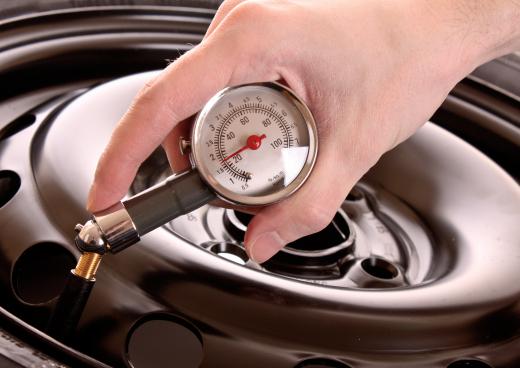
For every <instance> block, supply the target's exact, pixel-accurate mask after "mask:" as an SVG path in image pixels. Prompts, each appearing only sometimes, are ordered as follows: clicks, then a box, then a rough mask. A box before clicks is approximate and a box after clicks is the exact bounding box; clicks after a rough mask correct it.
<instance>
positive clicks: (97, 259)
mask: <svg viewBox="0 0 520 368" xmlns="http://www.w3.org/2000/svg"><path fill="white" fill-rule="evenodd" d="M101 258H102V257H101V255H100V254H97V253H91V252H85V253H83V254H82V255H81V257H79V260H78V264H77V265H76V268H75V269H74V270H73V271H72V272H74V274H75V275H77V276H79V277H82V278H84V279H85V280H89V281H95V276H96V272H97V269H98V267H99V264H100V263H101Z"/></svg>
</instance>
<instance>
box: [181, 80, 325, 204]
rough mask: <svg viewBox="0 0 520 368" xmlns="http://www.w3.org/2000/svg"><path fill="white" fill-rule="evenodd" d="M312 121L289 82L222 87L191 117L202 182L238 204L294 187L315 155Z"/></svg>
mask: <svg viewBox="0 0 520 368" xmlns="http://www.w3.org/2000/svg"><path fill="white" fill-rule="evenodd" d="M317 149H318V144H317V136H316V125H315V123H314V119H313V117H312V114H311V113H310V111H309V109H308V108H307V107H306V106H305V104H304V103H303V102H302V101H301V100H300V99H299V98H298V97H296V95H295V94H294V93H293V92H292V91H291V90H289V89H288V88H287V87H284V86H282V85H281V84H278V83H255V84H247V85H242V86H238V87H230V88H226V89H224V90H223V91H221V92H220V93H218V94H217V95H216V96H214V97H213V98H212V99H211V100H210V101H209V102H208V103H207V104H206V105H205V106H204V108H203V109H202V111H200V113H199V114H198V115H197V117H196V119H195V124H194V127H193V132H192V139H191V150H192V152H191V158H192V162H193V164H194V166H195V167H196V168H197V169H198V171H199V174H200V176H201V177H202V179H203V180H204V182H205V183H206V184H207V185H208V186H209V187H211V189H213V190H214V191H215V193H216V194H217V195H218V196H219V197H220V198H222V199H224V200H225V201H227V202H230V203H232V204H237V205H248V206H256V205H267V204H271V203H274V202H277V201H280V200H282V199H283V198H285V197H287V196H288V195H290V194H292V193H293V192H294V191H295V190H296V189H298V188H299V187H300V186H301V185H302V184H303V182H304V181H305V179H306V178H307V177H308V176H309V174H310V172H311V169H312V167H313V165H314V162H315V160H316V154H317Z"/></svg>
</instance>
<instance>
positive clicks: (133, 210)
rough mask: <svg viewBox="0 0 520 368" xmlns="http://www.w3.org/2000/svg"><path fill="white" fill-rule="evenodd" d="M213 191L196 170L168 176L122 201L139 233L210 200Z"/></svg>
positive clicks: (143, 232) (154, 227)
mask: <svg viewBox="0 0 520 368" xmlns="http://www.w3.org/2000/svg"><path fill="white" fill-rule="evenodd" d="M214 198H215V194H214V193H213V192H212V191H211V190H210V189H209V188H208V186H207V185H206V184H204V182H203V181H202V180H201V178H200V176H199V174H198V172H197V171H196V170H191V171H188V172H186V173H184V174H181V175H176V176H171V177H169V178H168V179H166V180H165V181H163V182H161V183H159V184H157V185H155V186H153V187H151V188H150V189H148V190H146V191H144V192H142V193H139V194H137V195H135V196H134V197H132V198H130V199H128V200H126V201H123V205H124V206H125V208H126V210H127V211H128V214H129V215H130V217H131V218H132V221H133V222H134V225H135V227H136V229H137V232H138V233H139V235H140V236H142V235H144V234H146V233H148V232H150V231H152V230H154V229H156V228H158V227H159V226H162V225H164V224H165V223H167V222H168V221H171V220H173V219H174V218H176V217H178V216H181V215H185V214H187V213H189V212H191V211H193V210H195V209H197V208H199V207H200V206H203V205H204V204H206V203H208V202H210V201H211V200H213V199H214Z"/></svg>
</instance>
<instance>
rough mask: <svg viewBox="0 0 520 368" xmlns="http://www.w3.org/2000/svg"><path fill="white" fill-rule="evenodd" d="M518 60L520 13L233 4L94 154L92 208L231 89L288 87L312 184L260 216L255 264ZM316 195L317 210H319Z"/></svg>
mask: <svg viewBox="0 0 520 368" xmlns="http://www.w3.org/2000/svg"><path fill="white" fill-rule="evenodd" d="M515 50H520V3H519V2H516V1H511V0H510V1H505V0H502V1H461V0H438V1H423V0H395V1H384V0H383V1H382V0H379V1H375V0H362V1H356V0H351V1H345V0H319V1H317V0H316V1H312V0H292V1H289V0H287V1H282V0H265V1H262V0H256V1H253V0H246V1H243V0H228V1H225V2H224V3H223V4H222V5H221V7H220V8H219V10H218V12H217V14H216V16H215V18H214V20H213V22H212V23H211V25H210V27H209V29H208V31H207V34H206V36H205V37H204V40H203V41H202V42H201V43H200V44H199V45H197V46H196V47H194V48H193V49H192V50H191V51H189V52H187V53H186V54H184V55H183V56H181V57H180V58H179V59H177V60H176V61H175V62H173V63H172V64H170V65H169V66H168V67H167V68H166V69H165V70H164V71H163V72H162V73H161V74H160V75H159V76H158V77H157V78H155V79H154V80H152V81H150V82H149V83H148V84H147V85H146V86H145V87H144V88H143V89H142V90H141V92H140V93H139V94H138V96H136V98H135V100H134V102H133V103H132V105H131V107H130V108H129V110H128V112H127V113H126V114H125V116H124V117H123V118H122V119H121V121H120V122H119V124H118V126H117V128H116V129H115V131H114V132H113V135H112V138H111V140H110V143H109V144H108V146H107V147H106V150H105V152H104V154H103V155H102V157H101V159H100V161H99V164H98V168H97V171H96V175H95V180H94V183H93V186H92V188H91V191H90V194H89V200H88V204H87V208H88V210H89V211H91V212H97V211H99V210H102V209H104V208H107V207H109V206H110V205H112V204H113V203H115V202H117V201H118V200H120V199H121V198H122V197H123V196H124V195H125V194H126V192H127V190H128V187H129V185H130V183H131V181H132V180H133V178H134V176H135V174H136V171H137V168H138V167H139V164H140V163H141V162H142V161H144V159H146V157H147V156H148V155H149V154H150V153H151V152H152V151H153V150H154V149H155V148H156V147H157V146H158V145H160V144H162V145H163V146H164V148H165V150H166V152H167V155H168V158H169V160H170V163H171V165H172V168H173V169H174V171H181V170H183V169H185V168H186V167H187V165H188V163H187V159H186V157H183V156H181V154H180V153H179V149H178V137H179V136H180V135H183V136H188V135H189V134H188V131H189V128H190V121H189V120H187V119H188V118H189V117H190V116H192V115H193V114H195V113H196V112H198V111H199V110H200V109H201V108H202V106H203V105H204V104H205V102H206V101H207V100H208V99H209V98H210V97H211V96H213V95H214V94H215V93H216V92H218V91H219V90H221V89H222V88H224V87H226V86H233V85H237V84H243V83H251V82H261V81H283V82H284V83H286V84H287V85H288V86H290V87H291V88H292V89H293V90H294V91H295V92H296V93H297V94H298V95H299V96H300V97H301V98H302V99H303V100H304V101H305V102H306V103H307V105H308V106H309V108H310V109H311V111H312V112H313V114H314V116H315V119H316V121H317V124H318V133H319V145H320V152H319V155H318V159H317V163H316V166H315V169H314V171H313V173H312V174H311V176H310V177H309V179H308V181H307V182H306V183H305V185H303V187H302V188H301V189H300V190H299V191H298V192H297V193H295V194H294V195H292V196H291V197H289V198H287V199H286V200H284V201H283V202H281V203H278V204H275V205H271V206H268V207H265V208H262V209H260V210H256V212H257V214H256V216H255V217H254V219H253V220H252V221H251V223H250V225H249V227H248V230H247V234H246V237H245V245H246V248H247V251H248V253H249V256H250V257H251V258H253V259H254V260H256V261H257V262H264V261H266V260H267V259H269V258H270V257H272V256H273V255H274V254H275V253H276V252H277V251H278V250H280V249H281V248H282V247H283V246H284V245H285V244H287V243H289V242H291V241H294V240H296V239H298V238H300V237H302V236H305V235H308V234H311V233H314V232H317V231H319V230H321V229H323V228H324V227H325V226H326V225H327V224H328V223H329V222H330V220H331V219H332V217H333V216H334V214H335V212H336V210H337V208H338V207H339V206H340V205H341V203H342V201H343V200H344V198H345V197H346V195H347V194H348V192H349V191H350V190H351V188H352V187H353V185H354V184H355V183H356V182H357V181H358V180H359V179H360V178H361V177H362V176H363V174H365V173H366V172H367V171H368V170H369V169H370V167H372V166H373V165H374V164H375V163H376V162H377V161H378V159H379V158H380V157H381V155H382V154H383V153H385V152H386V151H388V150H390V149H391V148H393V147H395V146H396V145H397V144H399V143H401V142H403V141H404V140H405V139H407V138H408V137H410V136H411V135H412V134H413V133H414V132H415V131H416V130H417V129H418V128H419V127H420V126H421V125H422V124H423V123H424V122H426V121H427V120H428V119H429V118H430V116H431V115H432V114H433V113H434V111H435V110H436V109H437V108H438V107H439V106H440V104H441V103H442V102H443V100H444V99H445V97H446V96H447V94H448V92H449V91H450V90H451V89H452V88H453V87H454V85H455V84H456V83H457V82H458V81H460V80H461V79H462V78H464V77H465V76H466V75H467V74H469V73H470V72H471V71H472V70H473V69H474V68H476V67H477V66H478V65H480V64H482V63H484V62H486V61H489V60H491V59H493V58H495V57H498V56H500V55H504V54H506V53H509V52H512V51H515ZM318 198H319V200H317V199H318Z"/></svg>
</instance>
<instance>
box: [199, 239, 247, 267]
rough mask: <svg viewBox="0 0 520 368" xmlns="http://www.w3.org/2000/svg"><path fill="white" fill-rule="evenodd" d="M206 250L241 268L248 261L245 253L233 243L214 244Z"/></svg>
mask: <svg viewBox="0 0 520 368" xmlns="http://www.w3.org/2000/svg"><path fill="white" fill-rule="evenodd" d="M208 249H209V250H210V251H211V252H212V253H214V254H216V255H217V256H219V257H222V258H225V259H227V260H228V261H231V262H234V263H237V264H239V265H242V266H243V265H245V264H246V263H247V261H248V260H249V257H248V256H247V253H246V251H245V250H243V249H242V248H241V247H240V246H238V245H236V244H233V243H215V244H213V245H211V246H210V247H209V248H208Z"/></svg>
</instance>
